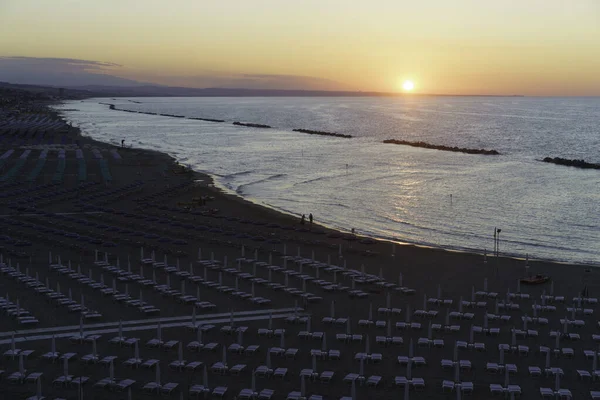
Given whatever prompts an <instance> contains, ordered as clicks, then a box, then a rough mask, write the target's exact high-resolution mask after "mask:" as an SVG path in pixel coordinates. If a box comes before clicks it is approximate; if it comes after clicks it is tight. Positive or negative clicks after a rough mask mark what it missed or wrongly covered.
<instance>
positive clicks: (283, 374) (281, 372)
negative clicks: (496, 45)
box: [273, 367, 288, 379]
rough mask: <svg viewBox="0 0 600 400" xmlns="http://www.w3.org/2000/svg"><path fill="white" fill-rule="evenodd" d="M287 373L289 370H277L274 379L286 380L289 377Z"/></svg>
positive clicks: (274, 372)
mask: <svg viewBox="0 0 600 400" xmlns="http://www.w3.org/2000/svg"><path fill="white" fill-rule="evenodd" d="M287 372H288V369H287V368H282V367H281V368H276V369H275V371H273V377H274V378H281V379H283V378H285V377H286V376H287Z"/></svg>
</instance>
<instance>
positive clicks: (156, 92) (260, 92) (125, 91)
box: [69, 85, 398, 97]
mask: <svg viewBox="0 0 600 400" xmlns="http://www.w3.org/2000/svg"><path fill="white" fill-rule="evenodd" d="M69 87H71V88H73V89H77V90H86V91H90V92H94V93H103V94H106V95H107V96H113V97H118V96H131V97H134V96H135V97H137V96H145V97H302V96H305V97H317V96H321V97H325V96H329V97H335V96H343V97H356V96H397V95H398V93H382V92H349V91H325V90H278V89H229V88H204V89H198V88H185V87H174V86H155V85H144V86H133V87H122V86H101V85H87V86H69Z"/></svg>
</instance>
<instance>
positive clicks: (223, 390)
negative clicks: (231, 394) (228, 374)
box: [212, 386, 227, 399]
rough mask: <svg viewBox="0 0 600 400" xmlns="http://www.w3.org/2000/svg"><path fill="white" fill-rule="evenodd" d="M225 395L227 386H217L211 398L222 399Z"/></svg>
mask: <svg viewBox="0 0 600 400" xmlns="http://www.w3.org/2000/svg"><path fill="white" fill-rule="evenodd" d="M225 394H227V386H218V387H216V388H215V389H214V390H213V391H212V395H213V397H218V398H221V399H222V398H224V397H225Z"/></svg>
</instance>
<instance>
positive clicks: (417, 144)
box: [383, 139, 500, 156]
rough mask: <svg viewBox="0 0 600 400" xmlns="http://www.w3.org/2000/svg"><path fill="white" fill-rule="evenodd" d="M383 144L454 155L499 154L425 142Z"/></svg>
mask: <svg viewBox="0 0 600 400" xmlns="http://www.w3.org/2000/svg"><path fill="white" fill-rule="evenodd" d="M383 143H392V144H402V145H405V146H412V147H422V148H424V149H434V150H442V151H453V152H456V153H466V154H483V155H486V156H497V155H499V154H500V153H499V152H498V151H496V150H485V149H469V148H465V147H456V146H455V147H450V146H442V145H436V144H431V143H426V142H410V141H408V140H399V139H387V140H384V141H383Z"/></svg>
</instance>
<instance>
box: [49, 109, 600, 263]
mask: <svg viewBox="0 0 600 400" xmlns="http://www.w3.org/2000/svg"><path fill="white" fill-rule="evenodd" d="M101 104H104V105H109V104H106V103H101ZM52 110H53V111H54V112H57V114H58V115H59V116H60V118H61V119H63V120H64V121H66V122H69V121H67V120H66V119H65V117H64V115H63V114H62V113H61V112H60V111H59V110H54V109H52ZM114 110H115V111H125V112H133V113H140V112H137V111H128V110H123V109H114ZM142 113H143V112H142ZM148 114H151V115H152V113H148ZM153 115H158V114H153ZM76 129H79V128H76ZM85 136H86V137H88V138H89V139H91V140H93V141H94V142H97V143H102V144H105V145H108V146H114V147H115V148H120V146H118V144H116V143H110V142H101V141H99V140H97V139H95V138H93V137H92V136H89V135H85ZM135 149H136V150H142V151H150V152H155V153H157V154H162V155H165V156H167V157H169V158H170V159H171V160H173V161H175V162H177V163H179V160H178V159H177V157H175V156H173V155H171V154H168V153H164V152H161V151H158V150H151V149H146V148H142V147H139V148H135ZM181 165H186V164H185V163H181ZM188 167H189V166H188ZM193 172H194V173H195V174H198V176H199V179H201V180H209V181H210V184H211V185H213V186H214V187H215V189H217V190H218V191H219V192H220V194H221V195H224V196H230V197H231V198H234V199H238V200H239V201H240V202H244V203H247V204H251V205H254V206H256V207H262V208H264V209H266V210H269V211H272V212H274V213H277V214H281V215H284V216H286V217H288V218H291V219H292V220H294V219H295V220H297V221H299V219H300V216H301V214H295V213H294V212H293V211H289V210H284V209H280V208H277V207H275V206H272V205H269V204H266V203H264V202H261V201H260V200H258V199H254V198H252V197H244V196H242V195H240V194H239V193H237V192H236V191H235V190H233V189H230V188H228V187H227V186H226V185H225V184H223V183H222V182H220V181H219V176H218V175H216V174H212V173H211V172H210V171H202V170H200V171H198V170H193ZM317 225H319V226H321V227H322V228H326V229H328V230H331V231H335V232H338V233H340V234H350V232H351V229H352V228H351V227H348V228H345V227H342V226H336V224H335V222H333V223H317ZM355 229H356V228H355ZM356 235H357V236H360V237H361V238H368V239H371V240H375V241H377V242H381V243H387V244H389V245H390V246H391V245H392V244H395V245H398V246H408V247H415V248H422V249H432V250H440V251H447V252H449V253H464V254H471V255H478V256H480V257H483V256H484V252H485V251H486V249H477V248H469V247H449V246H448V247H445V246H442V245H435V244H427V243H415V242H411V241H410V239H400V238H390V237H384V236H378V235H377V234H374V233H368V232H364V233H362V234H361V233H360V230H359V229H358V230H357V232H356ZM490 254H491V251H488V258H489V259H493V258H494V256H490ZM500 254H501V257H502V258H506V259H510V260H517V261H523V260H525V259H526V258H527V256H529V260H530V261H533V260H535V261H538V262H543V263H555V264H558V265H564V266H582V267H586V268H600V263H593V262H589V263H576V262H572V261H568V260H560V259H546V258H537V257H535V256H534V255H532V254H517V253H510V252H500Z"/></svg>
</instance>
